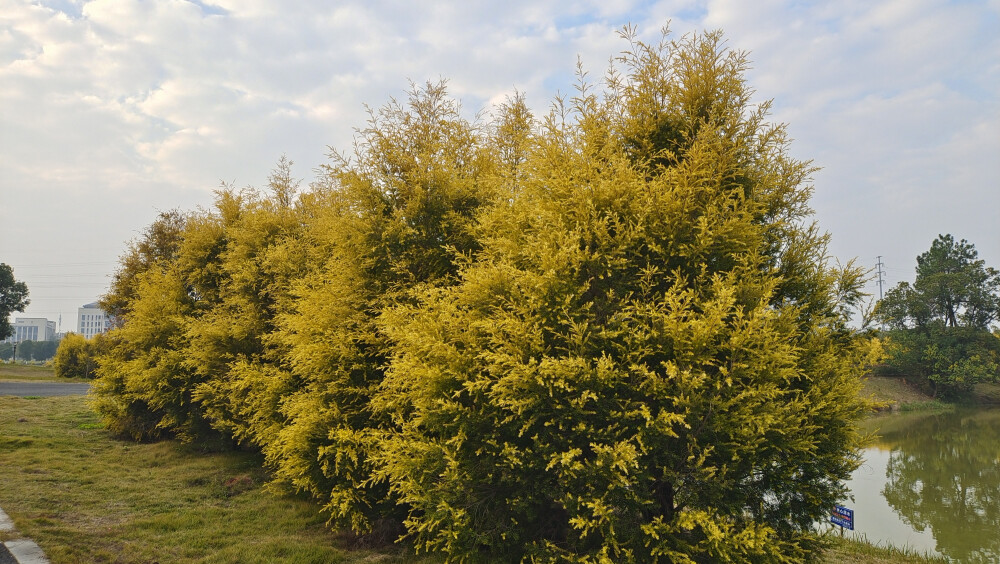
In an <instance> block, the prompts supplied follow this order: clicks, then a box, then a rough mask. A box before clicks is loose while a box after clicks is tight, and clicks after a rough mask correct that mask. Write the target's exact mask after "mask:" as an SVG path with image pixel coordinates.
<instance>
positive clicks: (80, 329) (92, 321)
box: [76, 302, 111, 339]
mask: <svg viewBox="0 0 1000 564" xmlns="http://www.w3.org/2000/svg"><path fill="white" fill-rule="evenodd" d="M76 325H77V331H76V332H77V333H79V334H81V335H83V336H84V337H86V338H88V339H89V338H91V337H93V336H94V335H100V334H101V333H104V332H105V331H107V330H108V329H111V318H110V317H108V314H106V313H104V310H102V309H101V308H100V307H98V306H97V302H94V303H92V304H87V305H85V306H83V307H81V308H80V309H78V310H76Z"/></svg>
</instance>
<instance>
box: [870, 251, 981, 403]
mask: <svg viewBox="0 0 1000 564" xmlns="http://www.w3.org/2000/svg"><path fill="white" fill-rule="evenodd" d="M916 273H917V276H916V280H915V281H914V283H913V284H912V285H911V284H910V283H908V282H900V283H899V284H898V285H897V286H896V287H895V288H893V289H891V290H889V292H888V293H886V296H885V298H884V299H882V300H881V301H880V302H879V304H878V307H877V310H876V313H877V315H878V318H879V319H880V320H881V321H882V322H883V323H884V324H885V325H886V326H887V330H888V336H889V343H888V346H887V352H888V353H889V359H888V364H889V366H890V367H891V368H892V369H893V370H894V371H895V372H897V373H900V374H904V375H907V376H911V377H914V378H917V379H920V380H923V381H925V382H927V383H928V384H929V385H930V386H931V388H932V389H933V392H934V395H935V396H937V395H939V394H944V395H962V394H966V393H968V392H969V391H970V390H971V389H972V387H973V386H974V385H975V384H977V383H980V382H996V381H997V380H998V379H1000V333H997V332H992V331H991V325H992V324H994V323H996V322H997V321H998V320H1000V272H997V270H996V269H994V268H992V267H989V266H986V263H985V262H984V261H983V260H981V259H980V258H979V253H978V252H976V248H975V246H974V245H973V244H971V243H969V242H968V241H966V240H965V239H962V240H961V241H956V240H955V238H954V237H952V236H951V235H939V236H938V237H937V239H935V240H934V241H933V242H932V243H931V248H930V249H928V250H927V251H926V252H924V253H922V254H921V255H920V256H918V257H917V268H916Z"/></svg>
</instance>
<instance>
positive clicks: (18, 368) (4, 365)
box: [0, 361, 82, 382]
mask: <svg viewBox="0 0 1000 564" xmlns="http://www.w3.org/2000/svg"><path fill="white" fill-rule="evenodd" d="M0 380H17V381H21V382H71V381H73V380H70V379H68V378H57V377H56V374H55V371H54V370H53V368H52V365H51V364H50V365H48V366H44V365H37V364H14V363H9V362H2V361H0ZM81 381H82V380H81Z"/></svg>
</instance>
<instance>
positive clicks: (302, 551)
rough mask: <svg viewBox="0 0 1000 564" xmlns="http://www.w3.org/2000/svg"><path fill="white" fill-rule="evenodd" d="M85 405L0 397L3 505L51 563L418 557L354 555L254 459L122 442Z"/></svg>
mask: <svg viewBox="0 0 1000 564" xmlns="http://www.w3.org/2000/svg"><path fill="white" fill-rule="evenodd" d="M85 402H86V400H85V398H84V397H81V396H71V397H57V398H39V399H25V398H14V397H0V480H2V487H0V507H2V508H3V509H4V511H5V512H6V513H7V514H8V515H10V516H11V518H12V519H13V520H14V524H15V526H16V527H17V531H18V534H20V535H24V536H26V537H29V538H31V539H32V540H34V541H35V542H37V543H38V544H39V545H40V546H41V547H42V549H43V550H44V551H45V553H46V555H47V556H48V557H49V558H50V559H51V561H52V562H53V564H60V563H72V562H81V563H83V562H87V563H90V562H115V563H129V562H157V561H159V562H233V563H236V562H241V563H242V562H387V563H389V562H406V561H413V559H404V557H403V556H401V552H400V551H399V550H398V549H396V548H395V547H388V548H386V549H383V550H381V551H371V550H361V549H352V548H351V547H350V546H349V545H348V540H347V539H346V538H345V537H343V536H337V535H335V534H333V533H331V532H330V531H329V530H328V529H327V528H325V527H324V519H323V518H322V517H320V516H318V515H317V510H316V505H315V504H313V503H311V502H309V501H306V500H301V499H295V498H291V497H279V496H275V495H272V494H270V493H268V492H267V491H264V489H263V488H262V484H263V482H264V481H265V478H266V477H265V476H264V474H263V471H262V470H261V469H260V468H261V460H260V459H259V458H258V457H257V456H255V455H251V454H247V453H222V454H220V453H208V454H206V453H201V452H198V451H197V450H196V449H194V448H192V447H188V446H184V445H179V444H178V443H175V442H161V443H155V444H135V443H131V442H123V441H119V440H116V439H114V438H112V437H110V436H109V435H108V433H107V432H106V431H104V430H102V429H100V428H99V425H98V422H97V417H96V415H95V414H93V413H92V412H91V411H90V410H89V409H88V407H87V405H86V403H85ZM10 536H11V535H8V538H2V539H0V540H10Z"/></svg>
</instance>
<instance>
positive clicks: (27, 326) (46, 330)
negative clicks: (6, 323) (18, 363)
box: [3, 317, 56, 343]
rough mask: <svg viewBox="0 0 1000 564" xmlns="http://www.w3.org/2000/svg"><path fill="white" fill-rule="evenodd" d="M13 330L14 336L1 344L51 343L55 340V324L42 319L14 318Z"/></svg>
mask: <svg viewBox="0 0 1000 564" xmlns="http://www.w3.org/2000/svg"><path fill="white" fill-rule="evenodd" d="M13 329H14V334H13V335H11V336H10V337H7V338H6V339H4V341H3V342H5V343H20V342H22V341H51V340H53V339H55V338H56V322H55V321H49V320H48V319H45V318H44V317H15V318H14V324H13Z"/></svg>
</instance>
